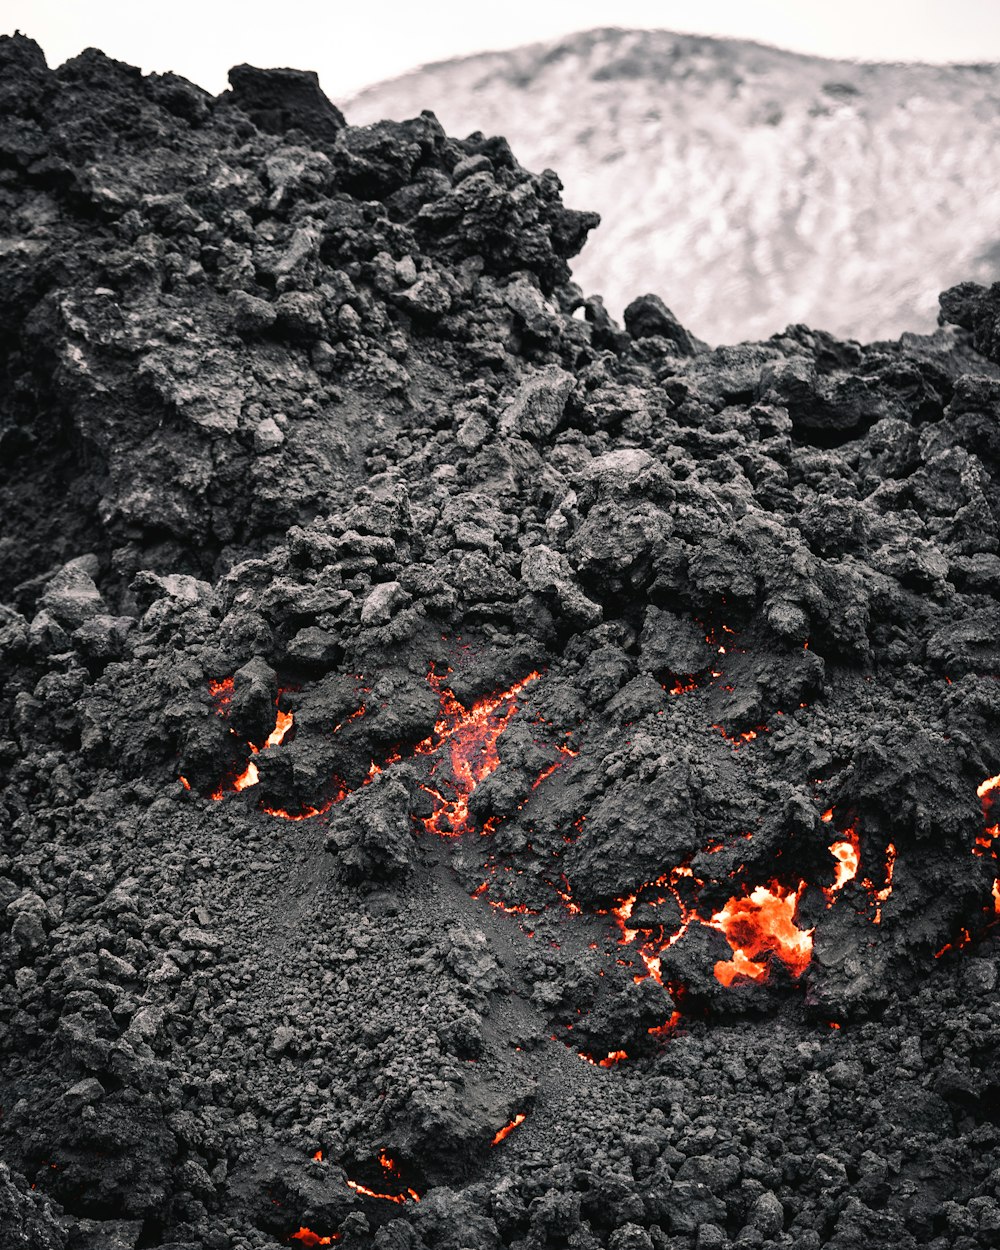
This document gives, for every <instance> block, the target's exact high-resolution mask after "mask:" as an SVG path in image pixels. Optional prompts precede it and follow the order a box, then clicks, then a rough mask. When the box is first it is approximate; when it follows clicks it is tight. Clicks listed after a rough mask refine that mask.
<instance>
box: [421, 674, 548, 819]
mask: <svg viewBox="0 0 1000 1250" xmlns="http://www.w3.org/2000/svg"><path fill="white" fill-rule="evenodd" d="M540 676H541V674H540V673H537V672H534V673H529V674H528V676H527V677H525V678H523V680H521V681H519V682H515V684H514V685H513V686H511V687H510V689H508V690H503V691H500V692H499V693H498V694H493V695H490V696H489V697H488V698H485V699H478V700H477V701H476V702H475V703H473V705H472V707H471V708H466V707H463V705H462V704H461V703H460V702H459V701H458V699H457V698H456V697H455V695H454V693H453V692H452V691H451V690H450V689H449V688H448V687H447V686H446V685H445V677H444V676H439V675H438V674H436V673H434V672H433V671H431V672H430V673H428V675H427V681H428V683H429V684H430V685H431V686H432V687H433V688H434V689H435V690H436V691H437V692H438V697H439V699H440V701H441V708H440V715H439V716H438V719H437V721H436V722H435V724H434V732H433V733H432V734H430V735H429V736H428V737H426V738H425V739H424V740H423V741H422V742H419V743H417V745H416V747H415V748H414V754H417V755H433V754H436V753H437V752H438V751H439V750H440V749H441V747H442V746H444V744H445V743H447V744H448V755H449V763H450V765H451V777H450V778H449V779H448V783H447V784H448V789H449V790H450V791H452V795H453V797H451V798H446V797H445V796H444V795H443V794H442V793H441V792H440V790H438V789H435V788H432V787H430V786H425V787H423V788H424V789H425V790H426V791H427V793H428V794H431V795H432V796H433V797H434V798H435V800H436V801H437V803H438V808H437V810H436V811H435V812H434V813H433V814H432V815H430V816H427V817H425V818H424V821H423V825H424V828H425V829H426V830H427V832H428V833H436V834H438V835H440V836H441V837H446V838H454V837H458V836H459V835H460V834H462V833H465V832H466V831H467V829H468V828H469V798H470V796H471V795H472V792H473V790H475V788H476V786H477V785H479V783H480V782H481V781H482V780H483V779H484V778H486V777H488V776H489V775H490V774H491V773H493V772H495V771H496V769H497V768H498V767H499V765H500V756H499V754H498V753H497V742H498V740H499V738H500V735H501V734H502V733H503V732H504V730H505V729H506V728H507V726H508V724H509V723H510V721H511V718H512V717H513V716H514V713H515V712H516V711H517V701H516V700H517V695H519V694H520V693H521V691H522V690H523V689H524V688H525V686H528V685H530V684H531V682H533V681H537V680H538V678H539V677H540ZM439 767H440V761H436V762H435V764H434V766H433V767H432V769H431V776H432V777H433V776H435V774H436V773H437V771H438V769H439Z"/></svg>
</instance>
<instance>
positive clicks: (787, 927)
mask: <svg viewBox="0 0 1000 1250" xmlns="http://www.w3.org/2000/svg"><path fill="white" fill-rule="evenodd" d="M805 885H806V883H805V882H804V881H802V882H800V883H799V887H798V889H797V890H785V889H784V888H783V887H782V886H780V885H778V884H777V882H772V883H771V885H770V886H765V885H759V886H757V887H756V889H754V890H752V891H751V892H750V894H749V895H747V897H745V898H731V899H730V900H729V902H728V903H727V904H726V905H725V907H723V909H722V910H721V911H718V912H716V913H715V915H714V916H713V917H712V920H711V924H712V927H713V928H715V929H718V930H720V932H722V933H724V934H725V936H726V940H727V941H728V943H729V945H730V946H731V947H732V948H733V957H732V959H729V960H719V962H718V963H717V964H716V965H715V976H716V978H717V979H718V980H719V981H721V983H722V984H723V985H727V986H728V985H732V983H733V981H734V980H735V979H736V978H737V977H738V976H744V977H749V978H750V980H752V981H763V980H764V979H765V978H766V977H767V972H768V966H767V964H766V963H762V962H760V961H761V957H762V956H765V955H768V954H774V955H777V957H778V958H779V959H780V960H781V961H782V963H783V964H785V966H786V967H787V968H788V969H789V971H790V972H791V973H792V975H793V976H801V975H802V973H803V972H805V970H806V968H807V967H808V966H809V960H810V959H811V958H812V934H813V931H812V929H800V928H798V927H797V925H796V924H795V913H796V910H797V908H798V904H799V899H800V898H801V896H802V892H803V890H804V889H805Z"/></svg>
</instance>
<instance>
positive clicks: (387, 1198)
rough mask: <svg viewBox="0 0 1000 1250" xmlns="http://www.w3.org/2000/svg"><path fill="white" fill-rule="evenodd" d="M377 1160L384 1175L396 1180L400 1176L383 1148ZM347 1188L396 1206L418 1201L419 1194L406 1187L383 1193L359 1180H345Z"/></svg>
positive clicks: (393, 1161) (363, 1195) (365, 1196)
mask: <svg viewBox="0 0 1000 1250" xmlns="http://www.w3.org/2000/svg"><path fill="white" fill-rule="evenodd" d="M378 1162H379V1166H380V1167H381V1169H382V1171H383V1172H384V1173H385V1175H386V1177H388V1178H391V1179H393V1180H398V1179H399V1176H400V1171H399V1168H398V1167H397V1166H396V1162H395V1160H394V1159H392V1158H390V1157H389V1155H387V1154H386V1152H385V1151H384V1150H380V1151H379V1154H378ZM347 1188H348V1189H353V1190H354V1192H355V1193H356V1194H360V1195H361V1196H362V1197H363V1198H378V1199H380V1200H381V1201H382V1202H394V1203H396V1204H397V1205H398V1206H402V1205H403V1204H404V1203H407V1202H419V1201H420V1195H419V1194H418V1193H417V1191H416V1190H415V1189H411V1188H409V1187H406V1188H405V1189H403V1190H402V1191H401V1192H399V1193H395V1194H383V1193H379V1192H378V1190H376V1189H371V1188H370V1187H369V1186H368V1185H362V1184H361V1182H360V1181H352V1180H348V1181H347Z"/></svg>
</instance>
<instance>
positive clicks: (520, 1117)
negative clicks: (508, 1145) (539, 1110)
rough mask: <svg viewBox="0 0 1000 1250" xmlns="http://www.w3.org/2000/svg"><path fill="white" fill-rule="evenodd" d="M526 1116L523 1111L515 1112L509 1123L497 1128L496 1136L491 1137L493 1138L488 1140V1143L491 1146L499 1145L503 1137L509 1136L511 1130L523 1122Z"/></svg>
mask: <svg viewBox="0 0 1000 1250" xmlns="http://www.w3.org/2000/svg"><path fill="white" fill-rule="evenodd" d="M527 1118H528V1117H527V1116H526V1115H525V1113H524V1112H523V1111H519V1112H518V1113H517V1115H516V1116H514V1118H513V1120H511V1122H510V1123H509V1124H505V1125H504V1126H503V1128H501V1129H497V1132H496V1136H495V1137H494V1138H493V1140H492V1141H491V1142H490V1145H491V1146H499V1145H500V1143H501V1142H502V1141H503V1140H504V1139H505V1138H507V1137H509V1136H510V1135H511V1133H513V1131H514V1130H515V1129H516V1128H518V1127H519V1126H520V1125H521V1124H523V1123H524V1122H525V1120H526V1119H527Z"/></svg>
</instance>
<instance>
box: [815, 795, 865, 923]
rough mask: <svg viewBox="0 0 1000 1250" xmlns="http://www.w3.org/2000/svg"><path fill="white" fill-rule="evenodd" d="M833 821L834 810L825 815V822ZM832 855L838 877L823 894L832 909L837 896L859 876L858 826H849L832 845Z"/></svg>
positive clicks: (859, 844)
mask: <svg viewBox="0 0 1000 1250" xmlns="http://www.w3.org/2000/svg"><path fill="white" fill-rule="evenodd" d="M828 817H829V819H832V817H833V809H832V808H831V809H830V811H829V812H824V813H823V820H824V821H827V819H828ZM830 854H831V855H832V856H833V858H834V859H835V860H836V861H837V875H836V877H835V878H834V882H833V885H831V886H828V887H827V888H826V889H825V890H824V891H823V893H824V894H825V895H826V901H827V906H828V907H832V906H833V902H834V898H835V896H836V894H837V893H838V892H839V891H840V890H842V889H843V888H844V886H845V885H847V883H848V881H853V880H854V878H855V877H856V876H857V875H858V868H859V867H860V864H861V841H860V839H859V838H858V830H857V826H856V825H849V826H848V827H847V828H846V829H845V830H844V832H843V834H842V835H841V838H840V839H839V840H838V841H836V842H831V843H830Z"/></svg>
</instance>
